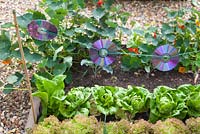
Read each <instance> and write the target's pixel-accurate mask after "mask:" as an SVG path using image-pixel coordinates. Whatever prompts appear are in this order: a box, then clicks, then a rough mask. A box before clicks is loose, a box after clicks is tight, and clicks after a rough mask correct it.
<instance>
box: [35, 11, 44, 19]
mask: <svg viewBox="0 0 200 134" xmlns="http://www.w3.org/2000/svg"><path fill="white" fill-rule="evenodd" d="M37 19H42V20H46V17H45V15H44V14H42V13H41V12H39V11H34V12H33V20H37Z"/></svg>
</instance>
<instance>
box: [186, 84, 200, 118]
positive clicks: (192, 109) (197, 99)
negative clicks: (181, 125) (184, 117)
mask: <svg viewBox="0 0 200 134" xmlns="http://www.w3.org/2000/svg"><path fill="white" fill-rule="evenodd" d="M186 105H187V107H188V114H189V116H192V117H200V85H197V86H194V89H193V90H191V92H190V94H189V97H188V99H187V102H186Z"/></svg>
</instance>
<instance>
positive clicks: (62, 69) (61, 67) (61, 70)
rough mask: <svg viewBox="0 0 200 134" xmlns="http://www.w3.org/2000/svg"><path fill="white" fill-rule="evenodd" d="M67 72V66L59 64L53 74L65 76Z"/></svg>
mask: <svg viewBox="0 0 200 134" xmlns="http://www.w3.org/2000/svg"><path fill="white" fill-rule="evenodd" d="M66 70H67V64H64V63H59V64H56V65H55V66H54V69H53V74H54V75H60V74H64V72H65V71H66Z"/></svg>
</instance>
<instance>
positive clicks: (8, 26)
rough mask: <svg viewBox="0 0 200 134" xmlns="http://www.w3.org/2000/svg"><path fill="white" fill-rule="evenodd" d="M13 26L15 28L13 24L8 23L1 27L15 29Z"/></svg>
mask: <svg viewBox="0 0 200 134" xmlns="http://www.w3.org/2000/svg"><path fill="white" fill-rule="evenodd" d="M13 26H14V25H13V23H12V22H7V23H5V24H3V25H1V28H11V27H13Z"/></svg>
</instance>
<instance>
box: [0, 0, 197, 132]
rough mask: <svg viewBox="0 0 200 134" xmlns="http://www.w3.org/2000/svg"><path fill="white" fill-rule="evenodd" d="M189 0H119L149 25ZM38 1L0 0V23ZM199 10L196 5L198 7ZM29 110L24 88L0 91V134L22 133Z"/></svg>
mask: <svg viewBox="0 0 200 134" xmlns="http://www.w3.org/2000/svg"><path fill="white" fill-rule="evenodd" d="M190 1H191V0H188V1H187V2H183V1H180V2H177V1H130V0H129V1H123V2H120V3H122V4H123V5H124V10H126V11H129V12H131V13H132V16H131V17H130V20H134V21H137V22H139V23H140V24H145V23H149V24H152V25H155V24H160V23H162V22H163V21H166V18H165V15H166V13H165V12H164V10H163V9H162V7H168V8H173V9H179V8H181V7H187V8H191V7H192V5H191V2H190ZM38 2H39V0H0V25H1V24H2V23H4V22H9V21H12V20H13V16H12V10H13V9H15V10H16V11H17V13H20V14H23V13H25V10H27V9H30V8H31V9H37V7H36V6H35V5H37V4H38ZM199 10H200V7H199ZM2 66H3V65H2V64H1V63H0V74H1V75H0V81H5V79H6V77H7V76H8V75H10V74H12V73H14V72H15V71H16V70H18V71H19V65H18V64H15V63H12V64H11V65H10V66H9V67H6V68H4V69H3V70H2V69H1V67H2ZM29 109H30V103H29V96H28V92H27V91H15V92H12V93H11V94H9V95H5V94H3V93H2V91H1V90H0V134H8V133H10V134H22V133H24V125H25V123H26V118H27V115H28V112H29V111H28V110H29Z"/></svg>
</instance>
